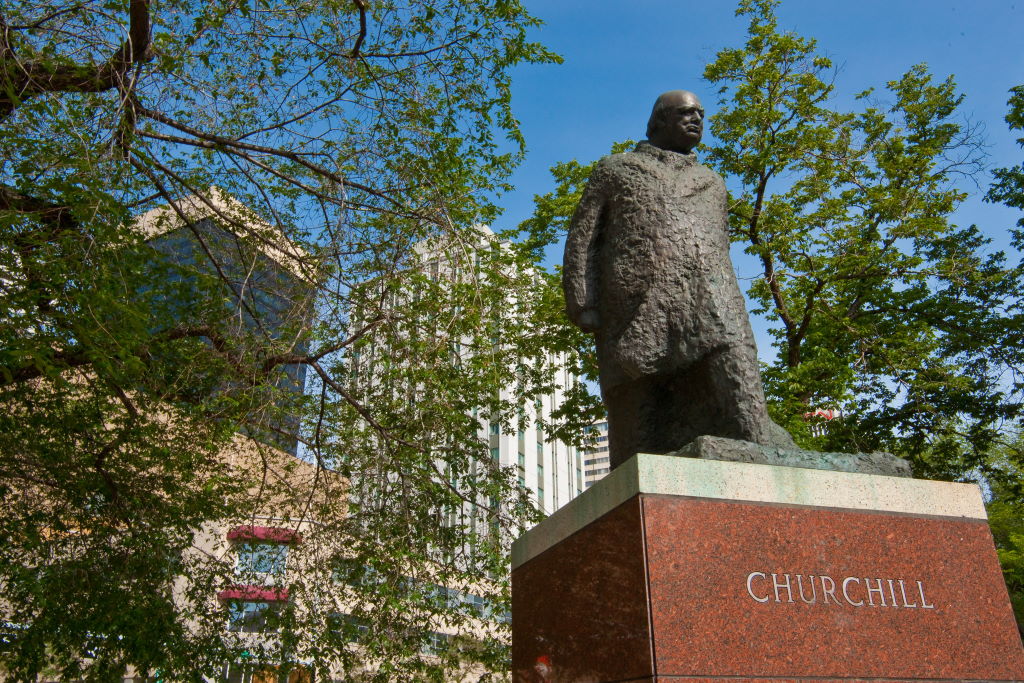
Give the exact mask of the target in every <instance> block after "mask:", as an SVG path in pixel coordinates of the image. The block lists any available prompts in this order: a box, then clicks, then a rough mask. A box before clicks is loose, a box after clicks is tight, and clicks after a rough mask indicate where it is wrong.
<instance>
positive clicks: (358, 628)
mask: <svg viewBox="0 0 1024 683" xmlns="http://www.w3.org/2000/svg"><path fill="white" fill-rule="evenodd" d="M327 623H328V627H329V628H330V629H331V631H333V632H335V633H337V634H338V635H340V636H341V637H342V639H343V640H344V641H345V642H346V643H358V642H359V641H361V640H363V639H364V638H365V636H366V634H367V633H369V632H370V622H369V621H367V620H366V619H362V618H360V617H357V616H353V615H351V614H343V613H340V612H337V613H335V614H332V615H331V616H330V617H328V622H327Z"/></svg>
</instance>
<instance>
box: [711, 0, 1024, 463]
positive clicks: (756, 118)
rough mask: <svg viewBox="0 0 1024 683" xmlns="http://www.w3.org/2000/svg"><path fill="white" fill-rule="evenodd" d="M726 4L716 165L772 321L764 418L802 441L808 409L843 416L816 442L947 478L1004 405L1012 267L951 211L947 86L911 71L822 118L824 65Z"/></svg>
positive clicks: (965, 132) (957, 141)
mask: <svg viewBox="0 0 1024 683" xmlns="http://www.w3.org/2000/svg"><path fill="white" fill-rule="evenodd" d="M773 4H774V3H771V2H767V1H759V2H742V3H741V4H740V9H739V10H738V13H739V14H741V15H747V16H749V17H750V24H749V29H748V40H747V43H746V45H745V46H744V47H743V48H740V49H732V50H723V51H722V52H720V53H719V54H718V57H717V59H716V60H715V61H714V62H713V63H711V64H709V65H708V67H707V70H706V72H705V77H706V78H707V80H708V81H709V82H711V83H713V84H716V85H718V86H719V88H718V92H719V96H720V101H719V110H718V113H717V114H716V115H715V116H714V117H713V118H712V125H711V130H712V132H713V133H714V134H715V136H716V138H717V140H718V142H717V144H716V146H714V147H713V148H712V149H711V150H710V154H709V156H710V159H711V162H712V164H713V165H714V166H716V167H717V168H718V170H720V171H721V172H722V173H723V174H725V175H726V176H727V177H729V178H730V179H731V181H732V186H733V205H732V209H731V212H730V218H731V227H732V229H733V233H734V237H735V239H736V240H737V241H739V242H740V243H742V244H743V245H744V246H745V249H746V251H747V253H749V254H751V255H752V256H755V257H756V258H757V259H758V261H759V262H760V264H761V267H762V272H761V277H759V278H758V279H757V280H756V281H755V282H754V284H753V285H752V287H751V289H750V292H749V294H750V297H751V299H752V301H753V303H754V309H755V311H756V312H758V313H763V314H765V315H766V316H767V317H768V319H769V320H770V321H772V322H774V323H776V324H775V326H774V327H773V329H772V333H773V335H774V336H775V339H776V345H777V348H778V351H779V354H778V358H777V360H776V362H775V363H773V364H772V365H771V366H770V367H769V368H767V370H766V372H765V381H766V385H767V388H768V392H769V393H770V394H771V395H772V396H773V397H774V398H775V399H776V404H775V412H776V416H777V417H778V418H779V419H780V420H781V421H783V423H784V424H785V425H786V426H788V427H790V428H791V429H792V430H793V431H795V432H798V433H800V432H801V429H800V428H801V426H802V425H801V423H802V422H803V421H802V419H801V415H802V414H803V413H804V412H806V411H808V410H809V409H814V408H818V407H830V408H840V409H841V410H842V411H843V413H844V414H845V415H846V416H847V417H846V419H843V420H841V421H839V422H838V423H837V424H836V426H835V427H832V426H831V425H830V429H828V430H827V431H826V432H825V435H824V436H823V437H819V438H817V439H811V438H808V435H807V433H806V431H804V432H803V434H802V435H801V436H802V437H803V440H804V442H805V443H808V444H809V445H817V446H820V447H824V448H846V449H857V450H873V449H886V450H891V451H893V452H895V453H898V454H900V455H903V456H905V457H909V458H911V459H912V462H913V464H914V466H915V470H916V472H917V473H918V474H921V475H925V476H931V477H939V478H958V477H964V476H970V475H971V473H972V472H974V470H975V469H976V468H984V466H985V462H986V461H985V457H984V456H985V453H986V451H987V449H988V448H989V446H990V445H991V443H992V440H993V439H994V438H995V437H996V436H997V435H998V433H999V431H1000V429H1001V428H1002V427H1003V425H1004V423H1005V422H1006V421H1008V420H1013V419H1015V418H1016V417H1017V416H1018V414H1019V410H1020V398H1019V388H1020V385H1019V378H1017V377H1016V374H1015V368H1017V367H1019V361H1020V359H1019V358H1018V357H1017V350H1018V349H1019V348H1020V343H1019V340H1020V334H1021V330H1022V318H1021V315H1020V309H1019V302H1020V295H1021V277H1020V276H1021V273H1020V271H1019V270H1017V269H1016V268H1013V267H1010V266H1008V265H1007V263H1006V259H1005V257H1004V255H1003V254H1002V253H999V252H992V251H991V249H990V248H989V246H988V245H989V243H990V240H989V239H988V238H986V237H985V236H984V235H982V233H981V232H980V231H979V230H978V228H977V227H975V226H970V227H966V228H963V227H959V226H957V225H955V224H954V223H953V222H952V219H951V217H952V214H953V213H954V212H955V210H956V208H957V206H958V205H959V203H960V202H961V201H962V200H963V199H964V197H965V196H966V193H965V192H964V191H962V190H960V189H959V187H958V185H957V181H958V179H960V178H965V177H966V178H970V177H971V176H972V175H973V174H974V173H976V172H977V171H978V170H980V162H981V158H980V154H979V149H980V140H979V138H978V137H977V134H976V131H975V130H973V129H972V128H971V127H970V126H966V125H964V124H962V123H960V122H959V121H958V118H957V107H958V106H959V105H960V104H961V102H962V101H963V96H962V95H959V94H957V92H956V89H955V84H954V83H953V80H952V78H947V79H945V80H943V81H941V82H935V81H934V80H933V79H932V77H931V76H930V75H929V74H928V72H927V70H926V67H925V66H924V65H918V66H915V67H912V68H911V69H910V70H909V71H908V72H907V73H906V74H904V75H903V76H902V77H900V78H899V79H897V80H893V81H890V82H888V83H887V86H886V90H887V92H886V94H885V95H884V96H882V97H879V98H878V99H877V100H876V99H875V97H874V94H873V93H872V92H871V91H868V92H865V93H861V94H860V95H859V96H858V99H859V100H861V101H863V102H865V106H864V107H863V109H861V110H860V111H858V112H852V113H843V112H837V111H835V110H833V109H830V108H828V106H827V105H828V100H829V97H830V95H831V94H832V92H833V88H834V86H833V84H832V82H831V79H832V76H830V72H829V69H830V68H831V64H830V62H829V60H828V59H827V58H825V57H822V56H820V55H818V54H817V53H816V51H815V49H816V46H815V44H814V42H813V41H810V40H807V39H804V38H800V37H798V36H795V35H793V34H790V33H780V32H779V31H778V28H777V24H776V20H775V17H774V15H773V13H772V8H773Z"/></svg>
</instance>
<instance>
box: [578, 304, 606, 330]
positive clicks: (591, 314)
mask: <svg viewBox="0 0 1024 683" xmlns="http://www.w3.org/2000/svg"><path fill="white" fill-rule="evenodd" d="M576 324H578V325H579V326H580V329H581V330H583V331H584V332H597V328H599V327H601V316H600V315H598V313H597V309H596V308H587V309H584V310H583V311H580V317H579V320H577V321H576Z"/></svg>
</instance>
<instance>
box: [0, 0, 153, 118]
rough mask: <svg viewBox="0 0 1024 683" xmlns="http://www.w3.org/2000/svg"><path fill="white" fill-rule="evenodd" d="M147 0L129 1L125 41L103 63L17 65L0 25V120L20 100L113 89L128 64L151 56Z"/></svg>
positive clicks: (38, 62)
mask: <svg viewBox="0 0 1024 683" xmlns="http://www.w3.org/2000/svg"><path fill="white" fill-rule="evenodd" d="M149 3H150V0H131V2H130V3H129V6H128V38H127V39H126V40H125V41H124V43H122V44H121V46H120V47H119V48H118V49H117V50H115V51H114V54H113V55H111V57H110V59H108V60H107V61H106V62H104V63H103V64H99V65H96V64H60V63H55V62H53V61H46V60H41V61H31V62H25V63H22V62H19V61H18V60H17V58H16V56H15V55H14V54H13V52H12V51H11V49H10V46H9V45H7V44H6V29H7V26H6V24H5V25H3V26H0V29H3V34H4V47H3V48H0V57H2V59H3V61H2V68H0V121H3V120H4V119H5V118H7V117H8V116H9V115H10V114H11V113H12V112H13V111H14V110H15V109H16V108H17V107H18V106H19V105H20V104H21V103H22V102H23V101H24V100H26V99H28V98H30V97H33V96H35V95H40V94H42V93H47V92H103V91H104V90H110V89H111V88H114V87H115V86H116V85H117V83H118V81H120V80H121V79H122V78H123V77H124V74H125V73H126V72H127V71H128V69H129V67H131V65H132V64H137V63H140V62H145V61H149V60H150V59H152V57H153V51H152V45H151V44H150V16H149Z"/></svg>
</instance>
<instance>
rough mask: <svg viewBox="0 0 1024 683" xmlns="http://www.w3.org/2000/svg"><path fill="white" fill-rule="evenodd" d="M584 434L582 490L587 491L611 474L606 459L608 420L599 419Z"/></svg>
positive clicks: (609, 465)
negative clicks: (585, 437)
mask: <svg viewBox="0 0 1024 683" xmlns="http://www.w3.org/2000/svg"><path fill="white" fill-rule="evenodd" d="M585 434H586V436H587V439H586V442H587V445H586V446H585V447H584V448H583V455H582V458H583V488H584V489H589V488H590V487H591V486H593V485H594V483H595V482H597V481H599V480H600V479H602V478H604V476H605V475H606V474H608V473H609V472H611V464H610V462H609V459H608V419H607V418H601V419H600V420H597V421H595V422H594V423H593V424H591V425H589V426H588V427H587V428H586V430H585Z"/></svg>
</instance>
